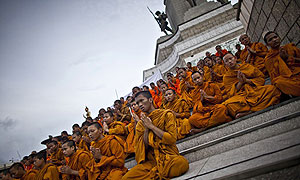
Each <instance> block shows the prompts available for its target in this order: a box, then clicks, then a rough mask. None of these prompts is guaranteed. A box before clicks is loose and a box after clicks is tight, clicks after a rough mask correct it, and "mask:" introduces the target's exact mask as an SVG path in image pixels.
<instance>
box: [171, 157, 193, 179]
mask: <svg viewBox="0 0 300 180" xmlns="http://www.w3.org/2000/svg"><path fill="white" fill-rule="evenodd" d="M188 170H189V162H188V161H187V160H186V159H185V158H184V157H183V156H179V157H178V158H176V159H174V162H173V166H172V167H171V168H170V171H169V175H168V177H169V178H172V177H176V176H181V175H183V174H184V173H186V172H187V171H188Z"/></svg>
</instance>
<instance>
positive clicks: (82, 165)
mask: <svg viewBox="0 0 300 180" xmlns="http://www.w3.org/2000/svg"><path fill="white" fill-rule="evenodd" d="M99 126H100V125H99ZM62 149H63V153H64V155H65V157H68V161H67V164H66V165H64V166H62V167H61V168H60V171H61V173H62V179H63V180H70V179H72V180H81V179H86V177H87V173H86V164H87V163H88V162H89V161H90V160H91V155H90V153H89V152H87V151H82V150H76V144H75V142H74V141H72V140H69V141H66V142H64V143H63V145H62Z"/></svg>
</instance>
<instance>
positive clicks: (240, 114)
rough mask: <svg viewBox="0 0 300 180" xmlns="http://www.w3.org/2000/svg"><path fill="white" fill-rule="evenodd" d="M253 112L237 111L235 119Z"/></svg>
mask: <svg viewBox="0 0 300 180" xmlns="http://www.w3.org/2000/svg"><path fill="white" fill-rule="evenodd" d="M251 113H252V111H247V112H241V113H237V114H236V115H235V119H238V118H241V117H243V116H246V115H248V114H251Z"/></svg>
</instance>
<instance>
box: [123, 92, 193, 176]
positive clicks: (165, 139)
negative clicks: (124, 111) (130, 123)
mask: <svg viewBox="0 0 300 180" xmlns="http://www.w3.org/2000/svg"><path fill="white" fill-rule="evenodd" d="M135 101H136V102H137V103H138V105H139V107H140V109H141V110H142V111H143V112H144V113H145V114H146V115H145V114H144V113H142V114H141V118H140V119H139V121H138V123H137V126H136V135H135V159H136V162H137V165H136V166H134V167H133V168H132V169H130V170H129V171H128V172H127V173H126V174H125V176H123V178H122V179H123V180H127V179H136V180H138V179H143V180H144V179H169V178H173V177H176V176H180V175H182V174H184V173H185V172H187V171H188V169H189V164H188V161H187V160H186V159H185V158H184V157H183V156H181V155H180V154H179V152H178V149H177V147H176V140H177V133H176V132H177V129H176V120H175V116H174V114H173V113H172V111H170V110H164V109H155V108H154V106H153V99H152V96H151V94H150V93H149V91H141V92H139V93H137V94H136V98H135Z"/></svg>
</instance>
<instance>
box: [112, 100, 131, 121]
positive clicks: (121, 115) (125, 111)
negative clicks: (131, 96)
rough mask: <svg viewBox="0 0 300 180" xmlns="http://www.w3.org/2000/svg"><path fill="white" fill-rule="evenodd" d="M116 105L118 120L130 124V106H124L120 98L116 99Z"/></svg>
mask: <svg viewBox="0 0 300 180" xmlns="http://www.w3.org/2000/svg"><path fill="white" fill-rule="evenodd" d="M114 107H115V113H116V115H117V116H116V120H117V121H120V122H123V123H124V125H125V126H126V125H127V124H129V122H130V120H131V114H130V111H129V108H128V107H127V106H123V105H122V103H121V101H120V100H115V102H114Z"/></svg>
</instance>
